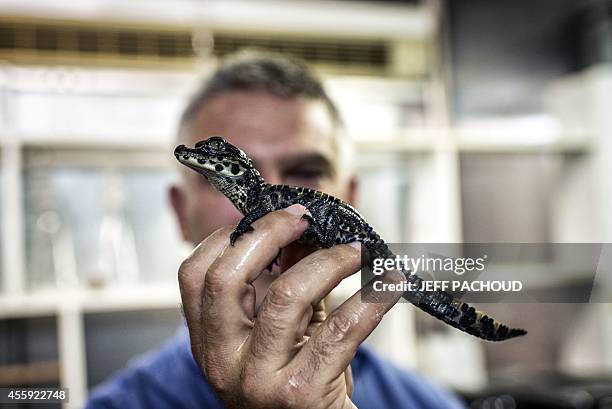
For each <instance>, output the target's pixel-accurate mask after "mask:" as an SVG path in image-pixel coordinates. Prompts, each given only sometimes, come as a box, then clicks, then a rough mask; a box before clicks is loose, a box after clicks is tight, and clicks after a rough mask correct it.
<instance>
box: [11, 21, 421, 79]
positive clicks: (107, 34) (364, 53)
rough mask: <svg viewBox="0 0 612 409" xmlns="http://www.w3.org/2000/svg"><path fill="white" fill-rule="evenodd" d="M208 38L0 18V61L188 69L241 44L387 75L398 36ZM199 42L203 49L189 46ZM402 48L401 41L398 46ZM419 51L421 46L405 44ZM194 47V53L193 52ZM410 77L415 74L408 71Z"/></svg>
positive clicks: (181, 30)
mask: <svg viewBox="0 0 612 409" xmlns="http://www.w3.org/2000/svg"><path fill="white" fill-rule="evenodd" d="M211 39H212V41H208V42H202V41H194V34H193V30H192V29H191V28H190V27H172V28H170V27H146V26H140V27H139V26H137V25H127V24H121V25H117V26H113V25H112V24H104V25H103V24H92V23H87V24H85V23H83V22H80V23H79V22H66V21H52V20H42V21H35V20H25V21H23V20H20V19H15V18H9V17H1V16H0V60H5V61H9V62H12V63H17V64H77V65H110V66H134V65H137V66H145V67H149V68H168V66H175V67H177V68H180V67H189V66H192V65H194V64H195V63H197V62H198V60H201V59H202V58H206V57H211V54H212V57H222V56H225V55H227V54H230V53H232V52H235V51H237V50H239V49H243V48H256V49H262V50H268V51H274V52H282V53H285V54H288V55H291V56H294V57H298V58H301V59H303V60H305V61H307V62H309V63H311V64H313V65H315V66H317V67H319V68H321V69H323V70H326V71H330V72H337V73H345V74H375V75H392V74H393V72H392V67H393V64H392V62H393V61H392V60H393V51H394V47H395V46H396V45H397V44H396V43H397V41H398V40H393V39H389V40H385V39H355V38H325V37H322V36H320V35H319V36H316V37H311V38H309V37H308V36H306V35H304V36H297V35H292V36H281V35H270V34H268V35H265V34H261V33H252V34H245V33H239V34H238V33H232V32H226V31H223V32H218V33H214V32H213V33H212V37H211ZM194 43H195V44H199V43H204V44H206V45H207V46H208V45H211V46H209V47H208V48H207V49H203V50H194V47H193V44H194ZM403 46H404V49H405V46H406V44H403ZM410 46H411V47H412V49H413V50H417V52H419V51H420V52H419V55H418V56H416V57H415V58H414V61H415V63H416V64H415V66H417V67H420V66H422V65H423V64H421V62H422V61H420V60H422V59H423V57H422V56H420V54H422V49H423V46H422V44H419V43H418V42H417V41H415V42H414V44H412V45H410ZM196 51H197V52H196ZM411 74H412V75H414V74H416V75H418V74H420V72H419V70H418V69H417V70H413V72H412V73H411Z"/></svg>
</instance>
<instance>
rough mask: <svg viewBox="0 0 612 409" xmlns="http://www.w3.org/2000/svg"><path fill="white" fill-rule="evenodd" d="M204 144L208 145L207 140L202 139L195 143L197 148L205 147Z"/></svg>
mask: <svg viewBox="0 0 612 409" xmlns="http://www.w3.org/2000/svg"><path fill="white" fill-rule="evenodd" d="M204 145H206V141H200V142H198V143H196V144H195V148H196V149H200V148H201V147H203V146H204Z"/></svg>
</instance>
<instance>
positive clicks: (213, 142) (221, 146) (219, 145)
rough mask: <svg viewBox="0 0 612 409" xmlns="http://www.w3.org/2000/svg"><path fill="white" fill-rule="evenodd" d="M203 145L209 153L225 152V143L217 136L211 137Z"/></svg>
mask: <svg viewBox="0 0 612 409" xmlns="http://www.w3.org/2000/svg"><path fill="white" fill-rule="evenodd" d="M204 143H205V144H206V147H207V148H208V149H209V150H210V151H211V152H217V153H218V152H224V151H225V146H226V145H225V141H224V140H223V139H222V138H221V137H218V136H216V137H215V136H213V137H211V138H210V139H208V140H206V141H204Z"/></svg>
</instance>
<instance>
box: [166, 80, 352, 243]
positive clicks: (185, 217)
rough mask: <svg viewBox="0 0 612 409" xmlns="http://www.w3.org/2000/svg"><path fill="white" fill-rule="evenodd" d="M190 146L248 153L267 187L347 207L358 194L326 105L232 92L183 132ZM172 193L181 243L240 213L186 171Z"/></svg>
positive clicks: (203, 111) (214, 101)
mask: <svg viewBox="0 0 612 409" xmlns="http://www.w3.org/2000/svg"><path fill="white" fill-rule="evenodd" d="M182 132H183V133H184V134H183V135H182V141H183V142H184V143H185V144H187V145H190V146H193V145H194V144H195V143H196V142H198V141H200V140H202V139H206V138H208V137H210V136H212V135H219V136H223V137H224V138H225V139H226V140H227V141H228V142H230V143H232V144H233V145H236V146H238V147H239V148H241V149H242V150H244V151H245V152H246V153H247V155H248V156H249V157H250V158H251V159H253V162H254V164H255V167H256V168H257V169H258V170H259V171H260V173H261V175H262V176H263V178H264V179H265V181H266V182H267V183H270V184H288V185H298V186H307V187H312V188H315V189H317V190H321V191H324V192H326V193H329V194H332V195H334V196H337V197H340V198H342V199H344V200H347V201H349V202H351V201H352V199H353V195H354V189H353V185H354V183H353V182H352V180H351V178H350V177H349V175H347V174H346V170H345V169H341V168H340V163H339V160H338V158H339V154H338V143H337V138H338V136H337V129H336V128H335V127H334V124H333V121H332V119H331V116H330V114H329V112H328V110H327V107H326V106H325V104H324V103H323V102H321V101H316V100H308V99H285V98H279V97H276V96H273V95H270V94H268V93H265V92H228V93H224V94H221V95H219V96H216V97H214V98H212V99H210V100H209V101H207V102H206V103H205V104H204V105H203V106H202V107H201V109H200V111H198V113H197V114H196V115H195V117H194V118H193V120H192V122H191V124H190V125H189V126H187V127H185V129H183V131H182ZM181 171H182V172H183V175H182V183H181V184H180V185H177V186H173V187H172V188H171V192H170V195H171V201H172V205H173V208H174V210H175V213H176V215H177V218H178V221H179V225H180V228H181V232H182V235H183V238H184V239H185V240H187V241H189V242H191V243H193V244H194V245H195V244H197V243H199V242H200V241H201V240H202V239H204V238H205V237H207V236H208V235H209V234H211V233H212V232H213V231H215V230H217V229H218V228H220V227H222V226H228V225H232V224H236V223H238V221H239V220H240V219H241V218H242V215H241V214H240V212H239V211H238V210H237V209H236V208H235V207H234V206H233V205H232V203H231V202H230V201H229V200H228V199H227V198H226V197H225V196H223V195H222V194H221V193H219V192H218V191H216V190H215V189H214V188H213V187H212V186H211V185H210V184H209V183H208V182H207V181H206V180H205V179H204V178H203V177H202V176H200V175H199V174H197V173H196V172H193V171H191V170H189V169H187V168H184V169H181Z"/></svg>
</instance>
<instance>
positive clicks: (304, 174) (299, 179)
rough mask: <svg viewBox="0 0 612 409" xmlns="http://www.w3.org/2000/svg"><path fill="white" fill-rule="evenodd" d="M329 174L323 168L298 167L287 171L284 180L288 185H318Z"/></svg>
mask: <svg viewBox="0 0 612 409" xmlns="http://www.w3.org/2000/svg"><path fill="white" fill-rule="evenodd" d="M326 176H327V175H326V174H325V172H323V171H322V170H321V169H296V170H292V171H289V172H286V173H285V175H284V178H283V179H284V182H283V183H285V184H288V185H297V186H307V187H316V186H317V185H318V184H319V182H320V180H321V179H323V178H324V177H326Z"/></svg>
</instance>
